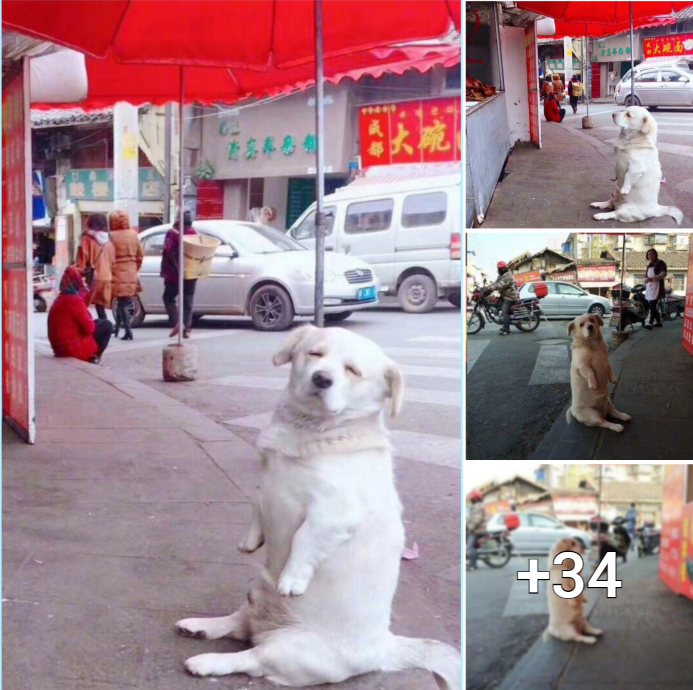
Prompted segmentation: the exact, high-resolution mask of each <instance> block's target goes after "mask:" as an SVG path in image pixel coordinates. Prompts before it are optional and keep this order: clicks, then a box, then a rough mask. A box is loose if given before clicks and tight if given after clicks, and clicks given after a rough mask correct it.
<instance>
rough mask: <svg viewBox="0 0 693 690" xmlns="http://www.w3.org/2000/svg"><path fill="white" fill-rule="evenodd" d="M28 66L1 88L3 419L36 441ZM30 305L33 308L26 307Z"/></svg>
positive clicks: (26, 436)
mask: <svg viewBox="0 0 693 690" xmlns="http://www.w3.org/2000/svg"><path fill="white" fill-rule="evenodd" d="M26 64H27V63H26V62H24V63H22V69H21V70H20V72H19V74H18V75H17V76H16V77H15V78H14V79H12V80H11V81H10V82H9V84H7V85H6V86H4V85H3V89H2V416H3V419H4V420H5V421H6V422H7V423H8V424H9V425H10V426H11V427H12V428H14V429H15V430H16V431H17V433H19V434H20V435H21V436H22V438H24V440H26V441H28V442H29V443H33V442H34V440H35V439H34V432H35V429H34V400H33V397H34V356H33V340H32V336H31V314H32V312H33V293H30V291H29V285H30V282H31V278H32V268H31V266H32V264H31V255H32V251H31V250H32V247H31V241H32V237H31V226H32V211H31V206H30V205H29V203H28V200H29V199H30V198H31V196H30V195H31V138H30V130H29V78H28V69H27V68H26ZM30 305H31V306H30Z"/></svg>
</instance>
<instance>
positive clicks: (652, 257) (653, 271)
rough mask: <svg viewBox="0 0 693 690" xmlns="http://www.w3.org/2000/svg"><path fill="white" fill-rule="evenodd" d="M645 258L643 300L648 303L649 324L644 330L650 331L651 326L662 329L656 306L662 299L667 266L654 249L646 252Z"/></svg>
mask: <svg viewBox="0 0 693 690" xmlns="http://www.w3.org/2000/svg"><path fill="white" fill-rule="evenodd" d="M645 257H646V258H647V260H648V261H649V263H648V264H647V270H646V272H645V299H646V300H647V301H648V302H649V303H650V323H649V325H648V326H645V328H647V329H648V330H652V327H653V324H654V327H655V328H661V327H662V317H661V316H660V314H659V309H658V308H657V306H658V304H659V300H660V299H662V297H664V279H665V278H666V277H667V265H666V264H665V263H664V261H662V260H661V259H660V258H659V254H658V253H657V250H656V249H650V250H648V252H647V254H646V255H645ZM655 322H656V323H655Z"/></svg>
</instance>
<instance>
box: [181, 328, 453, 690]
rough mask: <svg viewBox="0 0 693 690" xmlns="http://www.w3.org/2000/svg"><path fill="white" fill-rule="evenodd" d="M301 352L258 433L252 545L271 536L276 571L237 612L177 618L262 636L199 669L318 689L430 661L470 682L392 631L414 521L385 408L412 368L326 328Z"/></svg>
mask: <svg viewBox="0 0 693 690" xmlns="http://www.w3.org/2000/svg"><path fill="white" fill-rule="evenodd" d="M289 362H290V363H291V377H290V381H289V386H288V388H287V390H286V391H285V394H284V396H283V398H282V400H281V401H280V403H279V405H278V408H277V410H276V412H275V415H274V418H273V421H272V423H271V425H270V427H269V428H268V429H266V430H265V431H264V432H263V433H262V434H261V436H260V439H259V447H260V450H261V452H262V455H263V480H262V496H261V499H260V501H259V502H258V504H257V506H256V509H255V514H254V519H253V522H252V524H251V526H250V529H249V531H248V534H247V536H246V538H245V539H244V540H243V542H242V543H241V544H240V546H239V548H240V549H241V550H242V551H244V552H247V553H250V552H253V551H255V550H256V549H258V548H260V547H261V546H262V545H263V544H264V545H265V547H266V550H267V556H266V566H265V572H264V576H263V578H262V580H261V581H260V582H257V583H253V584H252V585H251V588H250V591H249V593H248V601H247V603H245V604H244V605H243V606H242V607H241V609H240V610H239V611H237V612H236V613H234V614H232V615H231V616H225V617H222V618H208V619H205V618H189V619H186V620H182V621H179V622H178V623H177V624H176V628H177V630H178V632H180V633H181V634H183V635H186V636H192V637H198V638H203V639H218V638H221V637H231V638H234V639H237V640H245V641H248V642H250V643H251V644H252V645H253V647H252V648H251V649H249V650H246V651H242V652H238V653H232V654H201V655H199V656H195V657H192V658H190V659H188V660H187V661H186V663H185V666H186V668H187V670H188V671H189V672H190V673H192V674H193V675H197V676H221V675H227V674H231V673H245V674H248V675H250V676H255V677H265V678H267V679H269V680H271V681H274V682H275V683H278V684H280V685H288V686H292V687H305V686H310V685H320V684H323V683H339V682H341V681H344V680H346V679H348V678H351V677H352V676H357V675H360V674H363V673H369V672H372V671H402V670H406V669H424V670H428V671H431V672H432V673H433V677H434V679H435V681H436V683H437V685H438V688H439V689H440V690H460V688H461V655H460V652H459V651H458V650H456V649H454V648H453V647H451V646H449V645H447V644H444V643H442V642H437V641H433V640H423V639H413V638H405V637H400V636H396V635H393V634H392V633H391V632H390V614H391V606H392V599H393V597H394V594H395V590H396V588H397V581H398V578H399V567H400V559H401V555H402V551H403V549H404V527H403V524H402V516H401V513H402V506H401V504H400V501H399V497H398V495H397V491H396V489H395V485H394V478H393V468H392V452H391V446H390V441H389V437H388V433H387V430H386V429H385V425H384V423H383V409H384V406H385V404H386V401H387V399H391V401H392V414H393V416H395V415H396V414H397V413H398V412H399V410H400V408H401V406H402V403H403V395H404V381H403V376H402V373H401V371H400V369H399V368H398V367H397V366H396V365H395V364H394V362H392V361H391V360H390V359H388V358H387V357H386V356H385V354H384V353H383V352H382V350H381V349H380V348H379V347H378V346H377V345H376V344H375V343H373V342H372V341H370V340H367V339H366V338H363V337H361V336H359V335H356V334H354V333H352V332H350V331H346V330H343V329H337V328H330V329H325V330H322V329H317V328H315V327H313V326H306V327H303V328H300V329H297V330H296V331H294V332H293V333H292V334H291V336H290V337H289V339H288V340H287V342H286V344H285V345H284V347H283V348H282V349H281V350H280V352H278V353H277V354H276V355H275V357H274V363H275V365H277V366H281V365H283V364H287V363H289Z"/></svg>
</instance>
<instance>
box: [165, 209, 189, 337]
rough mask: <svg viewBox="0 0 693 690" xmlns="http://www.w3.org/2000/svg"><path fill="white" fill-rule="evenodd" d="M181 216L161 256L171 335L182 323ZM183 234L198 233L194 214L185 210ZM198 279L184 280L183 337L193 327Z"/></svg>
mask: <svg viewBox="0 0 693 690" xmlns="http://www.w3.org/2000/svg"><path fill="white" fill-rule="evenodd" d="M179 225H180V216H179V215H178V214H176V221H175V223H174V224H173V227H172V228H171V229H170V230H169V231H168V232H167V233H166V238H165V240H164V251H163V254H162V257H161V277H162V278H163V279H164V297H163V299H164V307H165V308H166V313H167V314H168V319H169V323H170V325H171V326H173V330H172V331H171V334H170V337H171V338H173V337H174V336H176V335H178V332H179V329H180V324H179V323H178V309H177V308H176V298H177V297H178V277H179V273H178V271H179V270H183V271H185V266H179V265H178V262H179V252H180V245H179V242H180V233H179V231H178V230H179ZM183 225H184V228H183V234H184V235H197V232H196V230H195V229H194V228H193V226H192V214H191V213H190V211H189V210H187V209H186V210H185V213H184V214H183ZM196 286H197V280H183V337H184V338H189V337H190V331H191V329H192V317H193V305H194V302H195V287H196Z"/></svg>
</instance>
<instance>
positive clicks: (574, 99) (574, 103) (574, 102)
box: [570, 96, 578, 110]
mask: <svg viewBox="0 0 693 690" xmlns="http://www.w3.org/2000/svg"><path fill="white" fill-rule="evenodd" d="M577 105H578V97H577V96H571V97H570V107H571V108H572V109H573V110H577Z"/></svg>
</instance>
